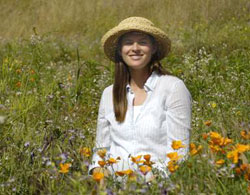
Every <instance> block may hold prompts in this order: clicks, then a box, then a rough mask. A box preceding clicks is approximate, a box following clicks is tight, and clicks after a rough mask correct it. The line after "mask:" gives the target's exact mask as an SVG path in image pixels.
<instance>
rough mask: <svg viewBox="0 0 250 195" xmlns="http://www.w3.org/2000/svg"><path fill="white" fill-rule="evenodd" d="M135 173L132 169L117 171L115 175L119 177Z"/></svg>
mask: <svg viewBox="0 0 250 195" xmlns="http://www.w3.org/2000/svg"><path fill="white" fill-rule="evenodd" d="M132 173H133V171H132V170H131V169H127V170H124V171H116V172H115V174H116V175H118V176H124V175H131V174H132Z"/></svg>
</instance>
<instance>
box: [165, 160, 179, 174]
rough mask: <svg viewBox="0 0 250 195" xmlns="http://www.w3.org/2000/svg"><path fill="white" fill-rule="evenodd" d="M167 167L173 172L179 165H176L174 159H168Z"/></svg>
mask: <svg viewBox="0 0 250 195" xmlns="http://www.w3.org/2000/svg"><path fill="white" fill-rule="evenodd" d="M167 167H168V170H169V171H170V172H171V173H173V172H175V171H176V169H178V168H179V166H178V165H177V164H176V163H175V162H174V161H169V162H168V166H167Z"/></svg>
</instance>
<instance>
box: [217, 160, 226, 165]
mask: <svg viewBox="0 0 250 195" xmlns="http://www.w3.org/2000/svg"><path fill="white" fill-rule="evenodd" d="M224 163H225V160H224V159H220V160H217V161H216V162H215V164H216V165H223V164H224Z"/></svg>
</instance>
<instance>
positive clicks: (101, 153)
mask: <svg viewBox="0 0 250 195" xmlns="http://www.w3.org/2000/svg"><path fill="white" fill-rule="evenodd" d="M106 153H107V150H106V149H102V150H99V151H98V152H97V154H98V155H99V156H100V157H101V158H105V156H106Z"/></svg>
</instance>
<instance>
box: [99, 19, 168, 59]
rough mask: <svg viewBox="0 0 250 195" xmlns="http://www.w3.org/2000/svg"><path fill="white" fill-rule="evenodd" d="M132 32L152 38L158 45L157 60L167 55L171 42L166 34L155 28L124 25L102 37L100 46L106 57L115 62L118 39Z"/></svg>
mask: <svg viewBox="0 0 250 195" xmlns="http://www.w3.org/2000/svg"><path fill="white" fill-rule="evenodd" d="M132 31H139V32H143V33H146V34H149V35H151V36H153V37H154V39H155V41H156V42H157V45H158V50H159V52H158V53H159V56H158V57H159V60H161V59H163V58H164V57H165V56H167V55H168V53H169V52H170V48H171V41H170V39H169V38H168V37H167V35H166V33H165V32H163V31H162V30H161V29H159V28H156V27H154V26H145V25H139V24H136V25H135V24H133V23H132V24H126V25H118V26H116V27H114V28H112V29H111V30H109V31H108V32H107V33H106V34H105V35H104V36H103V37H102V40H101V42H102V46H103V48H104V53H105V54H106V55H107V57H108V58H109V59H110V60H111V61H113V62H115V52H116V49H117V45H118V40H119V38H120V37H121V36H122V35H124V34H126V33H128V32H132Z"/></svg>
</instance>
